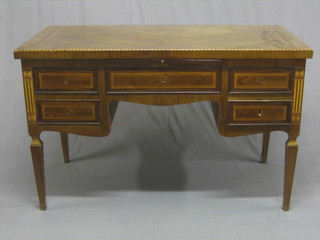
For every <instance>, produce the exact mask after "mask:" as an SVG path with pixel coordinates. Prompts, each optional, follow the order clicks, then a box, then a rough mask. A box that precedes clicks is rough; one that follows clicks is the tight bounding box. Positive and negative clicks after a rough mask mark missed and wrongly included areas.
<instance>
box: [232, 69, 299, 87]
mask: <svg viewBox="0 0 320 240" xmlns="http://www.w3.org/2000/svg"><path fill="white" fill-rule="evenodd" d="M229 76H230V91H231V92H242V91H292V82H293V81H292V80H293V70H291V69H245V70H243V69H241V70H240V69H237V70H230V73H229Z"/></svg>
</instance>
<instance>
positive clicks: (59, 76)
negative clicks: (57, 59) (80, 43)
mask: <svg viewBox="0 0 320 240" xmlns="http://www.w3.org/2000/svg"><path fill="white" fill-rule="evenodd" d="M96 75H97V74H96V71H95V70H36V89H37V91H96V86H97V78H96Z"/></svg>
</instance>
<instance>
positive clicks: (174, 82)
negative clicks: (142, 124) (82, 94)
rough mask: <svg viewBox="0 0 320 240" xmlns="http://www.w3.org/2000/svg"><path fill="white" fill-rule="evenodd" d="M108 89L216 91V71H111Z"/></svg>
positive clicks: (108, 74) (108, 77) (108, 76)
mask: <svg viewBox="0 0 320 240" xmlns="http://www.w3.org/2000/svg"><path fill="white" fill-rule="evenodd" d="M106 76H107V79H108V80H109V81H108V82H109V84H108V86H109V89H108V91H111V92H112V91H116V92H117V91H124V92H125V91H137V92H146V91H198V90H201V91H217V89H218V83H217V82H218V80H217V78H218V76H219V74H218V72H217V71H161V72H159V71H137V70H136V71H111V72H107V73H106Z"/></svg>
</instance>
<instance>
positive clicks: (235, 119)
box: [228, 102, 290, 124]
mask: <svg viewBox="0 0 320 240" xmlns="http://www.w3.org/2000/svg"><path fill="white" fill-rule="evenodd" d="M228 115H229V123H230V124H249V123H250V124H253V123H257V124H264V123H265V124H279V123H280V124H283V123H289V122H290V102H230V103H229V114H228Z"/></svg>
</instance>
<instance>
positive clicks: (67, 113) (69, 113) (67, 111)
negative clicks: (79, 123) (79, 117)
mask: <svg viewBox="0 0 320 240" xmlns="http://www.w3.org/2000/svg"><path fill="white" fill-rule="evenodd" d="M66 115H67V116H70V115H71V111H70V109H69V108H67V109H66Z"/></svg>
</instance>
